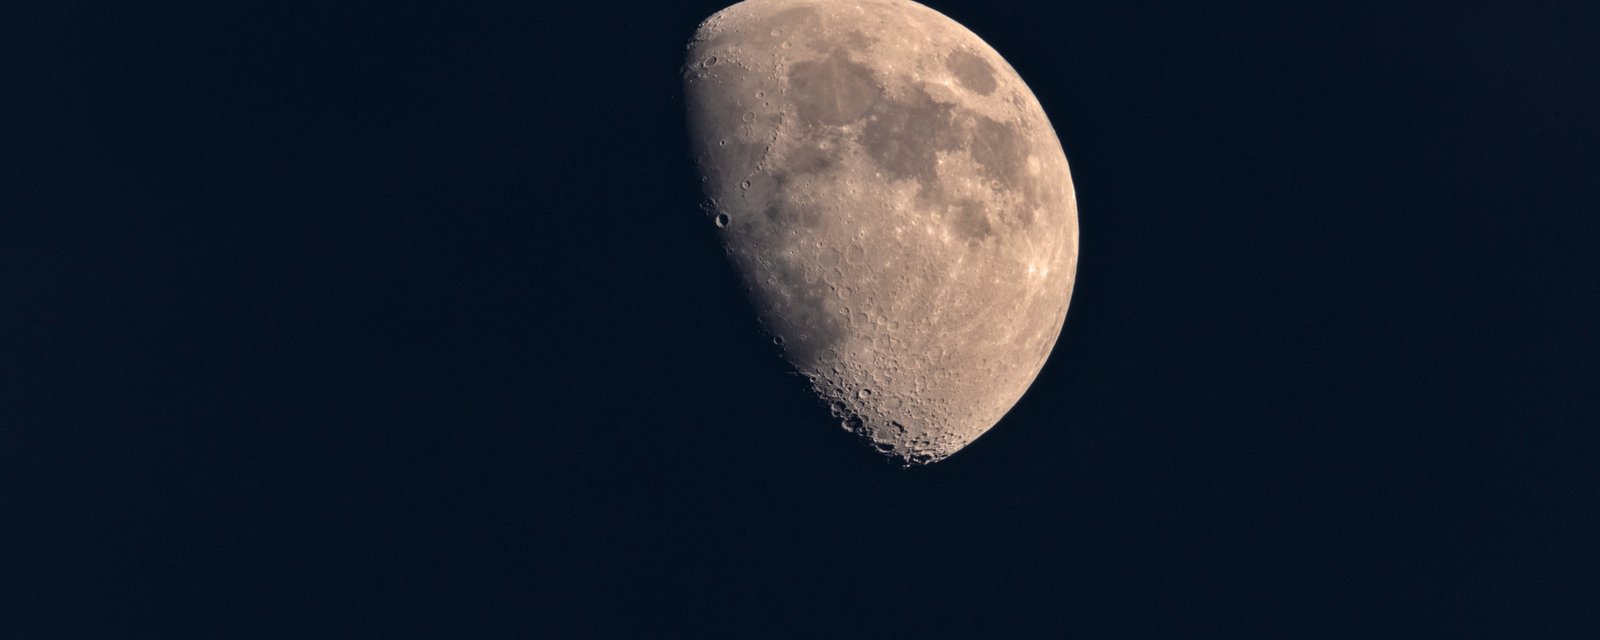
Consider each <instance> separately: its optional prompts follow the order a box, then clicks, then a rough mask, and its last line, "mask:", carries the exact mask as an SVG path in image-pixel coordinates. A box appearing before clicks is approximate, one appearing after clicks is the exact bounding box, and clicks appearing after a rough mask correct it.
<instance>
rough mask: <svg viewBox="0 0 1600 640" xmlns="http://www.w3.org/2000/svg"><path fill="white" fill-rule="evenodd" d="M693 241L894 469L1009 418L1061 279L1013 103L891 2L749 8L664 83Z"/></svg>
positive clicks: (1053, 147)
mask: <svg viewBox="0 0 1600 640" xmlns="http://www.w3.org/2000/svg"><path fill="white" fill-rule="evenodd" d="M683 80H684V87H685V92H686V99H687V103H688V109H689V113H688V116H689V125H690V130H691V135H692V141H693V144H694V147H695V155H696V159H697V161H698V163H699V166H700V170H701V174H702V176H703V178H704V187H705V194H706V197H707V200H708V207H707V209H708V213H709V215H710V217H711V224H707V228H708V229H714V230H715V232H716V233H717V234H719V236H720V237H721V240H722V243H723V245H724V247H725V248H726V250H727V252H728V255H729V257H730V258H731V259H732V262H733V265H734V267H735V268H736V269H737V270H738V272H739V273H740V276H741V278H742V279H743V281H744V283H745V284H746V286H747V288H748V289H749V291H750V294H751V296H752V299H753V301H754V302H755V304H756V307H757V309H758V311H759V313H760V316H761V321H762V323H763V324H764V326H766V328H767V329H768V330H769V331H770V332H771V333H772V334H773V335H774V336H775V337H776V338H777V340H778V341H779V342H780V343H781V344H782V345H783V346H782V348H783V350H784V354H785V357H786V358H787V359H788V360H789V362H790V363H791V364H792V365H793V366H794V368H795V369H796V370H797V371H798V372H799V373H800V374H802V375H804V376H805V377H806V378H807V379H808V380H809V381H810V383H811V386H812V389H813V390H814V391H815V392H816V393H817V395H818V396H819V397H820V398H821V399H823V400H824V401H825V402H827V403H828V405H829V406H830V407H831V408H832V410H833V412H834V414H835V416H836V417H837V418H838V419H839V420H840V424H841V425H842V426H843V427H845V428H846V429H849V430H851V431H852V432H854V433H856V434H857V435H859V436H861V437H862V438H863V439H865V440H866V441H867V442H869V443H870V444H871V445H872V446H873V447H874V448H876V449H877V450H878V451H879V452H881V453H883V454H885V455H888V456H890V457H892V458H894V459H896V460H898V461H900V462H901V463H903V464H906V465H918V464H927V463H931V462H935V461H938V460H942V459H944V458H946V457H948V456H950V455H951V454H953V453H955V452H956V451H958V450H960V449H961V448H962V447H965V446H966V445H968V444H970V443H971V442H972V441H973V440H975V439H977V438H978V437H979V436H981V435H982V434H983V433H985V432H986V431H988V430H989V428H991V427H992V426H994V424H995V423H996V422H998V421H999V420H1000V419H1001V417H1003V416H1004V415H1005V413H1006V412H1007V411H1008V410H1010V408H1011V407H1012V406H1013V405H1015V404H1016V402H1017V400H1018V399H1020V398H1021V397H1022V395H1023V393H1024V392H1025V391H1026V390H1027V389H1028V387H1029V386H1030V385H1031V384H1032V382H1033V380H1034V379H1035V378H1036V377H1037V376H1038V374H1039V371H1040V369H1041V368H1042V367H1043V365H1044V362H1045V359H1046V357H1048V356H1049V354H1050V352H1051V350H1052V349H1053V348H1054V346H1055V343H1056V340H1057V338H1058V336H1059V335H1060V332H1061V327H1062V323H1063V321H1064V319H1065V316H1066V311H1067V303H1068V300H1069V299H1070V297H1071V294H1072V286H1073V280H1074V276H1075V273H1076V269H1077V255H1078V222H1077V206H1076V200H1075V196H1074V192H1073V187H1072V179H1071V176H1070V174H1069V172H1068V168H1067V160H1066V156H1065V154H1064V153H1063V151H1062V148H1061V143H1060V141H1059V140H1058V139H1057V137H1056V134H1055V131H1054V129H1053V128H1052V127H1051V125H1050V122H1049V120H1048V119H1047V118H1046V116H1045V113H1044V110H1043V108H1042V107H1041V106H1040V104H1039V102H1038V100H1037V99H1036V98H1035V97H1034V95H1033V93H1032V91H1030V90H1029V89H1028V87H1027V86H1026V85H1025V84H1023V82H1022V79H1021V78H1020V77H1019V76H1018V75H1017V72H1016V71H1015V70H1014V69H1012V67H1011V66H1010V65H1009V64H1007V63H1006V61H1005V60H1004V59H1002V58H1001V57H1000V55H999V54H998V53H996V52H995V51H994V50H993V49H992V48H990V47H989V46H988V45H987V44H985V43H984V42H983V41H982V40H981V39H979V38H978V37H977V36H976V35H974V34H973V33H972V32H971V31H968V30H967V29H966V28H964V27H962V26H961V25H959V24H957V23H956V22H954V21H953V20H951V19H949V18H947V17H945V16H944V15H942V14H940V13H938V12H936V11H934V10H932V9H929V8H927V7H924V6H922V5H920V4H916V3H914V2H910V1H909V0H747V1H746V2H741V3H739V4H736V5H733V6H731V7H728V8H726V9H724V10H722V11H720V12H718V13H717V14H715V15H713V16H711V17H710V18H708V19H707V20H706V21H705V22H704V23H702V24H701V25H700V28H699V29H698V30H697V31H696V32H695V34H694V37H693V39H692V40H691V41H690V44H689V49H688V59H687V61H686V64H685V66H684V71H683Z"/></svg>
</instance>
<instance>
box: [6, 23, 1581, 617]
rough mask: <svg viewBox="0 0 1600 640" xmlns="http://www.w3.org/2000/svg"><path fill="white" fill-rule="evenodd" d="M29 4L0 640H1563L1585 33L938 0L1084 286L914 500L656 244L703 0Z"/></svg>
mask: <svg viewBox="0 0 1600 640" xmlns="http://www.w3.org/2000/svg"><path fill="white" fill-rule="evenodd" d="M29 4H31V5H33V6H31V7H29V6H8V7H7V8H6V9H5V10H3V12H0V13H3V17H0V31H3V33H0V72H3V73H0V78H4V84H3V87H4V89H3V92H0V114H3V115H4V119H3V123H4V124H3V126H0V304H3V307H0V637H4V638H136V637H149V638H186V637H195V638H217V637H227V638H235V637H237V638H252V637H261V638H320V637H331V638H365V637H374V638H379V637H381V638H441V637H460V638H524V637H696V638H698V637H719V636H730V637H770V636H779V637H782V636H806V637H856V636H885V637H944V636H957V637H994V636H999V637H1004V636H1008V635H1023V636H1030V637H1072V638H1111V639H1121V638H1210V637H1222V638H1357V637H1359V638H1420V637H1439V638H1469V637H1470V638H1571V639H1588V638H1595V637H1600V430H1597V428H1596V425H1600V411H1597V410H1596V403H1595V395H1596V387H1597V383H1600V367H1597V366H1596V363H1597V360H1596V358H1595V355H1596V354H1595V347H1596V346H1597V342H1600V341H1597V338H1596V335H1595V334H1596V326H1597V325H1596V318H1597V317H1600V285H1597V282H1600V280H1597V276H1600V270H1597V269H1596V264H1595V261H1594V260H1593V254H1594V252H1595V247H1596V246H1597V245H1596V242H1595V240H1596V237H1597V234H1596V231H1597V230H1600V229H1597V227H1600V223H1597V213H1600V179H1597V178H1596V176H1600V171H1597V166H1596V165H1597V163H1596V162H1595V161H1596V155H1597V154H1600V144H1597V138H1600V136H1597V133H1600V131H1597V128H1600V124H1597V123H1600V118H1597V117H1596V114H1600V75H1597V74H1596V73H1595V71H1594V69H1595V67H1594V61H1595V60H1600V51H1597V49H1600V47H1597V46H1596V38H1597V36H1596V34H1597V33H1600V15H1597V9H1596V8H1595V5H1594V4H1593V3H1580V2H1571V3H1543V4H1538V5H1536V6H1515V5H1514V4H1513V3H1502V4H1487V3H1475V2H1465V3H1461V2H1453V3H1393V2H1356V3H1349V2H1312V3H1284V2H1259V3H1245V4H1240V3H1227V2H1222V3H1174V4H1172V5H1164V4H1151V3H1143V2H1129V3H1060V2H1043V1H1040V2H1007V3H991V2H965V1H963V2H956V1H947V2H932V1H930V2H928V3H927V4H928V5H929V6H931V7H932V8H934V9H937V10H939V11H941V12H943V13H945V14H946V15H948V16H950V17H952V18H954V19H955V20H956V21H958V22H960V23H962V24H963V25H965V26H966V27H968V28H970V29H971V30H973V31H974V32H976V33H977V34H978V35H979V36H981V37H982V38H983V39H984V40H986V41H987V42H988V43H989V44H990V45H992V46H993V47H994V48H995V49H996V50H998V51H999V52H1001V53H1002V55H1004V56H1005V57H1006V59H1007V60H1008V61H1009V62H1010V63H1011V64H1012V65H1013V66H1014V67H1015V68H1016V69H1017V71H1018V72H1019V73H1020V74H1021V76H1022V78H1023V79H1024V80H1025V81H1026V82H1027V83H1028V85H1029V87H1030V88H1031V89H1032V90H1033V92H1034V93H1035V95H1037V96H1038V98H1039V100H1040V102H1041V103H1042V104H1043V106H1044V109H1045V111H1046V113H1047V114H1048V115H1049V117H1050V119H1051V122H1052V123H1053V124H1054V127H1055V129H1056V132H1057V133H1058V134H1059V136H1060V139H1061V141H1062V144H1063V147H1064V148H1065V150H1066V154H1067V158H1068V160H1069V162H1070V163H1071V169H1072V175H1073V178H1074V181H1075V186H1076V191H1077V201H1078V208H1079V221H1080V224H1081V254H1080V256H1079V259H1080V262H1079V267H1078V273H1077V283H1076V289H1075V291H1074V294H1073V298H1072V302H1071V307H1070V313H1069V316H1068V320H1067V323H1066V326H1065V328H1064V329H1063V331H1062V334H1061V338H1060V340H1059V342H1058V343H1057V345H1056V348H1055V353H1054V354H1053V355H1052V356H1051V358H1050V359H1049V361H1048V363H1047V364H1046V365H1045V367H1044V369H1043V371H1042V373H1041V374H1040V375H1039V377H1038V379H1037V380H1036V381H1035V382H1034V384H1033V386H1032V388H1031V389H1030V390H1029V391H1028V392H1027V394H1026V395H1025V396H1024V397H1023V398H1022V400H1021V401H1020V402H1019V403H1018V404H1017V405H1016V407H1015V408H1014V409H1012V411H1011V412H1010V413H1009V414H1008V415H1007V416H1006V417H1005V419H1004V420H1002V421H1001V422H1000V424H999V425H998V426H997V427H995V428H994V429H993V430H992V431H991V432H989V433H988V435H986V436H984V437H983V438H981V439H979V440H978V441H977V442H975V443H974V444H973V445H971V446H969V447H967V448H966V449H964V450H963V451H961V452H960V453H958V454H956V455H955V456H953V457H951V458H949V459H948V460H945V461H943V462H940V463H938V464H936V465H933V466H930V467H926V468H919V469H913V470H909V471H902V470H900V469H898V468H896V467H894V466H892V465H890V464H887V463H884V462H883V461H881V460H880V459H879V458H877V457H876V456H875V455H873V454H872V453H871V452H869V451H867V450H865V449H864V448H862V447H860V446H859V445H858V444H856V443H855V442H854V441H852V439H851V438H850V437H849V436H848V435H846V434H845V433H843V432H842V431H841V430H840V429H838V428H837V427H836V426H835V421H834V420H832V419H831V418H829V417H828V416H827V411H826V409H825V408H822V407H818V406H816V405H814V404H813V402H812V400H811V399H810V398H809V396H808V393H807V392H806V390H805V389H804V388H803V385H802V384H801V383H800V381H799V380H798V379H796V378H794V377H792V376H790V375H788V374H787V373H786V372H785V369H784V366H783V362H782V361H781V360H779V359H778V357H777V355H776V353H775V352H774V350H773V349H772V347H771V345H770V343H768V342H767V341H766V340H765V338H763V337H762V336H761V335H760V334H759V333H758V331H757V326H756V323H755V320H754V314H753V312H752V310H751V309H750V308H749V304H748V303H747V302H745V300H744V298H743V297H742V295H741V294H740V292H739V291H738V288H737V279H736V277H735V276H734V274H733V272H732V271H731V269H730V268H729V267H728V265H727V264H726V261H725V259H724V257H723V255H722V254H721V252H720V250H719V248H718V245H717V241H716V238H715V237H714V234H713V233H712V229H711V228H710V226H709V224H708V223H707V222H706V220H705V218H704V217H703V215H702V214H701V212H700V211H699V209H698V204H699V202H700V191H699V187H698V184H697V179H696V172H695V168H694V166H693V161H692V158H691V156H690V152H689V148H688V141H687V138H688V136H687V133H686V127H685V121H684V108H683V104H682V90H681V86H680V80H679V78H680V76H679V65H680V64H682V61H683V57H684V56H683V52H684V45H685V44H686V43H687V41H688V38H689V36H690V35H691V34H692V33H693V31H694V29H695V27H696V25H697V24H698V23H699V21H700V20H701V19H702V18H704V17H706V16H709V15H711V14H712V13H713V12H715V11H716V10H718V9H720V8H722V6H723V5H722V4H721V3H718V2H679V3H667V2H621V3H559V4H552V5H542V4H538V3H532V2H519V3H501V4H485V3H473V2H466V3H438V4H434V5H423V4H415V3H404V2H402V3H382V4H374V5H372V6H365V7H358V6H355V5H340V4H339V3H308V4H295V3H263V4H259V5H253V6H241V5H239V4H237V3H193V4H192V5H190V6H168V7H159V8H158V7H153V6H152V7H137V6H133V5H130V4H127V3H70V2H64V3H43V2H40V3H29ZM330 4H332V5H336V6H328V5H330ZM1196 5H1200V6H1196Z"/></svg>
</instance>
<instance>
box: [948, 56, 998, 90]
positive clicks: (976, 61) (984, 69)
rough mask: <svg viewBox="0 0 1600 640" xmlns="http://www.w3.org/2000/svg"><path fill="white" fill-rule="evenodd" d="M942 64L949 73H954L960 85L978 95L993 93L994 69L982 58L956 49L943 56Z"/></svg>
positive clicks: (994, 84)
mask: <svg viewBox="0 0 1600 640" xmlns="http://www.w3.org/2000/svg"><path fill="white" fill-rule="evenodd" d="M944 66H945V68H946V69H949V70H950V73H952V74H955V77H956V82H958V83H960V84H961V86H963V87H966V88H968V89H971V90H972V91H974V92H977V93H978V94H979V95H985V96H986V95H989V94H991V93H994V89H995V86H996V83H995V79H994V70H993V69H992V68H990V67H989V63H987V62H984V61H983V58H979V57H978V56H975V55H972V54H971V53H967V52H966V51H961V50H956V51H952V52H950V55H949V56H948V57H946V58H945V61H944Z"/></svg>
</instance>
